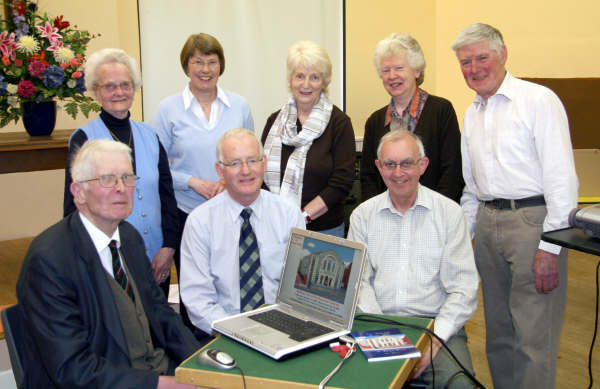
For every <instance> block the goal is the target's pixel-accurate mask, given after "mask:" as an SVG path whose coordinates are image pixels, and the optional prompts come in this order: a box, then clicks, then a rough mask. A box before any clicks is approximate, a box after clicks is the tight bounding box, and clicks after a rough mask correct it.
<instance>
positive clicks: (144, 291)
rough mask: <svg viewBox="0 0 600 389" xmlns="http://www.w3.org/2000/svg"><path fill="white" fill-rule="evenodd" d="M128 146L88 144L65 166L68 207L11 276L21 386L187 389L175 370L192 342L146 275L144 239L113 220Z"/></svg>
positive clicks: (128, 189)
mask: <svg viewBox="0 0 600 389" xmlns="http://www.w3.org/2000/svg"><path fill="white" fill-rule="evenodd" d="M130 151H131V150H130V149H129V147H127V146H126V145H125V144H122V143H119V142H114V141H111V140H97V141H89V142H86V144H84V146H83V147H82V148H81V149H80V150H79V152H78V153H77V154H76V155H75V157H74V159H73V163H72V165H71V174H72V177H73V183H72V184H71V188H70V189H71V192H72V194H73V197H74V201H75V205H76V206H77V209H78V212H74V213H73V214H71V215H69V216H68V217H66V218H65V219H63V220H62V221H60V222H58V223H57V224H55V225H53V226H51V227H50V228H48V229H47V230H46V231H44V232H42V233H41V234H40V235H39V236H38V237H36V238H35V239H34V241H33V242H32V244H31V246H30V248H29V251H28V252H27V256H26V258H25V261H24V263H23V267H22V269H21V274H20V276H19V281H18V283H17V297H18V299H19V305H20V306H21V314H22V315H23V318H24V320H25V322H26V323H27V327H28V328H27V329H26V332H28V333H29V334H30V335H31V336H30V337H29V338H28V339H26V340H25V343H26V358H27V359H26V361H27V363H26V365H27V371H26V374H25V380H26V387H30V388H42V387H43V388H47V387H48V388H111V389H113V388H115V389H116V388H124V389H125V388H192V387H191V386H188V385H181V384H177V383H176V382H175V378H174V377H172V375H173V372H174V369H175V367H176V366H177V365H178V364H179V363H180V362H181V361H183V360H184V359H185V358H186V357H188V356H189V355H191V354H192V353H193V352H194V351H196V350H197V349H198V348H199V347H200V345H199V344H198V343H197V341H196V340H195V338H194V336H193V335H192V334H191V333H190V332H189V330H188V329H187V328H186V327H185V326H184V325H183V323H182V321H181V319H180V317H179V315H178V314H177V313H176V312H174V311H173V310H172V309H171V308H170V307H169V305H168V304H167V301H166V299H165V297H164V295H163V293H162V291H161V290H160V288H159V287H158V286H157V285H156V282H154V278H153V274H152V269H151V267H150V265H149V261H148V258H147V257H146V254H145V249H144V242H143V240H142V238H141V236H140V235H139V233H138V232H137V231H136V230H135V228H134V227H132V226H131V225H130V224H129V223H127V222H125V221H123V219H125V218H126V217H127V216H128V215H129V213H130V212H131V210H132V203H133V191H134V186H135V180H136V179H137V177H136V176H134V175H133V169H132V165H131V154H130Z"/></svg>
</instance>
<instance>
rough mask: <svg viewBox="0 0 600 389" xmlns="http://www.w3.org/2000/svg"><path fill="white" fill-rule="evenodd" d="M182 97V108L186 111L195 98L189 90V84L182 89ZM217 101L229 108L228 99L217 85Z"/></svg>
mask: <svg viewBox="0 0 600 389" xmlns="http://www.w3.org/2000/svg"><path fill="white" fill-rule="evenodd" d="M182 96H183V108H184V109H185V110H188V109H189V108H190V106H191V105H192V102H194V101H195V100H196V98H195V97H194V94H193V93H192V90H191V89H190V84H189V83H188V84H187V85H186V86H185V88H184V89H183V92H182ZM217 100H219V101H221V102H222V103H223V105H225V106H226V107H231V104H230V103H229V98H227V94H226V93H225V90H224V89H223V88H221V87H220V86H218V85H217Z"/></svg>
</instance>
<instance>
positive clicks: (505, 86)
mask: <svg viewBox="0 0 600 389" xmlns="http://www.w3.org/2000/svg"><path fill="white" fill-rule="evenodd" d="M514 80H515V78H514V77H513V76H512V75H511V74H510V73H509V72H508V70H507V71H506V75H505V76H504V80H502V84H500V87H499V88H498V90H497V91H496V93H494V95H493V96H490V98H488V101H489V99H491V98H493V97H494V96H504V97H505V98H507V99H508V100H512V99H513V98H514V96H515V94H516V91H515V88H514ZM474 103H475V106H476V108H480V107H484V106H485V105H486V101H485V100H484V99H483V97H481V96H479V95H476V96H475V102H474Z"/></svg>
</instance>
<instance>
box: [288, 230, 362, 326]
mask: <svg viewBox="0 0 600 389" xmlns="http://www.w3.org/2000/svg"><path fill="white" fill-rule="evenodd" d="M363 252H364V246H363V245H361V244H360V243H356V242H351V241H348V240H345V239H341V238H335V237H332V236H329V235H323V234H317V233H314V232H312V233H311V232H307V231H294V230H292V234H291V236H290V242H289V246H288V252H287V256H286V264H285V269H284V273H283V275H282V278H281V284H280V290H279V299H280V301H282V302H286V303H288V304H291V301H294V302H297V303H300V304H301V305H303V306H308V307H310V308H312V309H315V310H318V311H320V312H322V313H326V314H328V315H332V316H334V318H335V320H336V321H342V322H344V323H346V322H347V321H348V320H349V319H350V318H351V316H352V315H353V314H354V312H353V307H354V305H353V300H354V299H355V298H356V295H357V289H358V285H359V281H360V280H359V279H358V278H359V277H360V274H361V269H360V268H361V265H362V256H363ZM293 305H294V306H297V304H293Z"/></svg>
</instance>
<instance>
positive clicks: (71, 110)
mask: <svg viewBox="0 0 600 389" xmlns="http://www.w3.org/2000/svg"><path fill="white" fill-rule="evenodd" d="M65 111H66V112H67V113H68V114H69V115H71V117H72V118H73V119H75V118H76V117H77V103H76V102H74V101H70V102H68V103H67V104H65ZM86 117H87V115H86Z"/></svg>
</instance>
